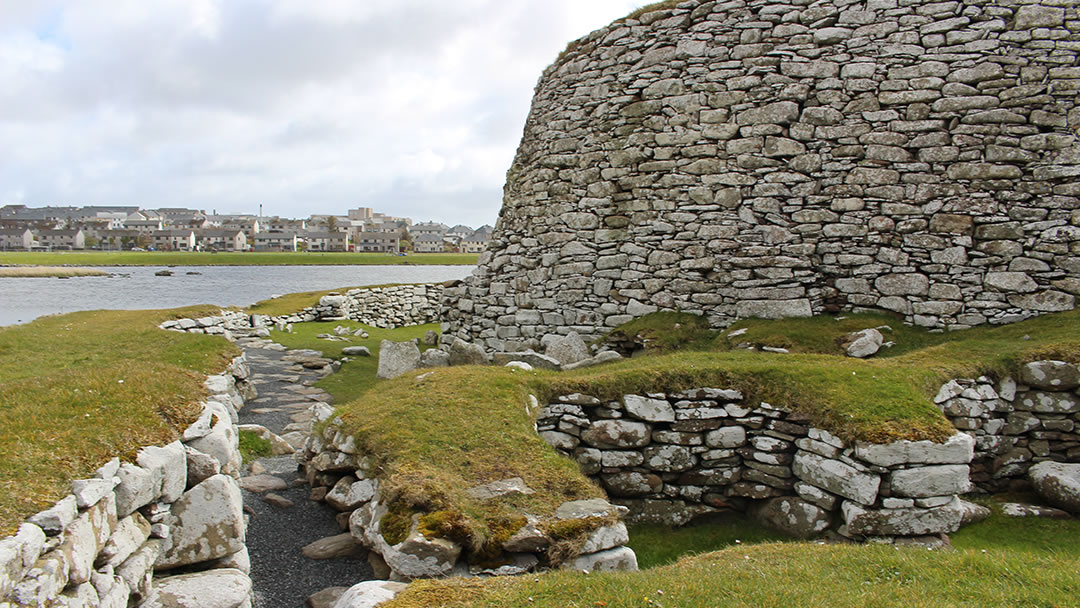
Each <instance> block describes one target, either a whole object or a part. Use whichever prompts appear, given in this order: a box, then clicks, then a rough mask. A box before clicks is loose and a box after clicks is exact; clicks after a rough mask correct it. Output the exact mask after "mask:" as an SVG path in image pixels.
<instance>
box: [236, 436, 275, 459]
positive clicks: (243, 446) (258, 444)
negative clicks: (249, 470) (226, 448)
mask: <svg viewBox="0 0 1080 608" xmlns="http://www.w3.org/2000/svg"><path fill="white" fill-rule="evenodd" d="M239 444H240V445H239V449H240V455H241V456H242V457H243V458H244V463H245V464H247V463H250V462H253V461H255V460H256V459H259V458H262V457H264V456H269V455H270V454H272V453H273V452H274V448H273V446H272V445H271V444H270V442H269V441H267V440H266V439H263V438H262V437H260V436H259V434H258V433H256V432H255V431H240V433H239Z"/></svg>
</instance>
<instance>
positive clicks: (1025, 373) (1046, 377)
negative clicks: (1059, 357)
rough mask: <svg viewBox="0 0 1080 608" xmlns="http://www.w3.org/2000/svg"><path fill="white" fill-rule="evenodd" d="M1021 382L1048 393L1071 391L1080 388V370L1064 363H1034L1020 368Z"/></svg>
mask: <svg viewBox="0 0 1080 608" xmlns="http://www.w3.org/2000/svg"><path fill="white" fill-rule="evenodd" d="M1020 382H1021V383H1023V384H1027V385H1028V386H1031V387H1032V388H1036V389H1040V390H1048V391H1071V390H1073V389H1075V388H1076V387H1078V386H1080V369H1078V368H1077V366H1075V365H1073V364H1072V363H1066V362H1064V361H1033V362H1031V363H1028V364H1026V365H1024V366H1023V367H1021V368H1020Z"/></svg>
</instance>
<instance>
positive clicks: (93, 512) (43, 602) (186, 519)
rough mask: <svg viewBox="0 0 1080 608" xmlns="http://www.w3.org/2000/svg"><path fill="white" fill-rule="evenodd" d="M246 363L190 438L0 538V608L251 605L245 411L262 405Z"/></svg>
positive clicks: (143, 453) (107, 475)
mask: <svg viewBox="0 0 1080 608" xmlns="http://www.w3.org/2000/svg"><path fill="white" fill-rule="evenodd" d="M248 376H249V373H248V369H247V363H246V361H245V360H244V358H243V357H239V358H237V359H236V360H234V361H233V363H232V364H231V365H230V366H229V370H228V371H227V372H226V373H225V374H221V375H217V376H211V377H210V378H208V379H207V381H206V387H207V390H208V392H209V393H210V394H211V396H210V398H209V399H208V400H207V401H206V402H205V403H204V404H203V411H202V414H201V416H200V417H199V419H198V420H197V421H196V422H195V423H194V424H192V425H191V426H190V427H189V428H188V429H186V430H185V431H184V434H183V438H182V439H181V440H178V441H175V442H173V443H170V444H169V445H166V446H161V447H156V446H152V447H146V448H143V449H142V450H140V451H139V453H138V456H137V458H136V461H135V462H134V463H121V462H120V461H119V460H118V459H113V460H112V461H110V462H109V463H107V464H106V465H104V466H102V467H101V468H100V469H98V470H97V472H96V474H95V476H94V477H93V478H91V479H82V480H77V481H74V482H73V483H72V492H71V494H69V495H68V496H66V497H64V498H63V499H61V500H60V501H58V502H57V503H56V504H55V505H53V506H52V507H51V508H49V509H47V510H45V511H42V512H41V513H38V514H36V515H34V516H32V517H30V518H29V519H28V520H27V522H26V523H23V524H22V525H21V526H20V527H19V530H18V532H17V533H16V535H15V536H12V537H8V538H4V539H2V540H0V608H24V607H35V608H37V607H42V606H56V607H60V606H70V607H73V608H74V607H79V608H84V607H86V608H89V607H93V608H126V607H128V606H142V607H145V608H157V607H162V608H164V607H165V606H179V605H183V606H206V605H213V606H223V607H224V606H227V607H229V608H245V607H246V608H250V606H251V581H250V579H249V578H248V572H249V570H250V563H249V560H248V555H247V547H246V545H245V532H246V528H247V520H246V516H245V515H244V512H243V499H242V497H241V492H240V487H239V485H238V484H237V481H236V478H237V476H238V474H239V471H240V465H241V458H240V453H239V451H238V449H237V438H238V434H237V429H236V419H237V413H236V412H237V409H238V408H240V407H242V406H243V404H244V399H245V398H250V397H252V395H251V394H250V393H251V385H250V384H249V383H248Z"/></svg>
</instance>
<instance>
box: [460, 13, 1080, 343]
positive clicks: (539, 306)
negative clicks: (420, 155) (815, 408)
mask: <svg viewBox="0 0 1080 608" xmlns="http://www.w3.org/2000/svg"><path fill="white" fill-rule="evenodd" d="M1078 95H1080V11H1078V9H1077V6H1076V4H1075V3H1074V2H1072V1H1071V0H1041V1H1040V2H1033V1H1031V0H1000V1H994V2H990V1H986V0H962V1H953V2H948V1H947V2H937V1H929V0H856V1H844V0H821V1H818V2H811V1H810V0H767V1H766V0H732V1H728V2H723V1H718V2H706V1H702V0H688V1H686V2H679V3H677V4H676V3H674V2H670V3H664V4H662V5H658V6H656V7H653V10H651V11H649V12H645V13H643V14H639V15H636V16H632V18H627V19H624V20H621V21H617V22H615V23H613V24H612V25H610V26H608V27H606V28H604V29H601V30H597V31H596V32H593V33H592V34H590V35H588V36H586V37H584V38H582V39H580V40H578V41H575V42H573V43H571V45H570V46H569V47H568V48H567V50H566V52H565V53H564V54H563V55H562V56H561V57H559V59H558V60H557V61H556V62H555V63H554V64H553V65H552V66H551V67H550V68H548V69H547V70H546V71H545V72H544V74H543V76H542V77H541V79H540V82H539V84H538V85H537V88H536V96H535V98H534V100H533V106H532V111H531V113H530V115H529V118H528V122H527V124H526V126H525V133H524V137H523V139H522V142H521V146H520V148H519V149H518V153H517V157H516V159H515V160H514V164H513V166H512V167H511V168H510V171H509V173H508V175H507V182H506V188H505V200H504V205H503V209H502V212H501V215H500V218H499V221H498V225H497V227H496V229H495V233H494V235H493V238H492V241H491V246H490V249H489V252H488V253H485V254H484V255H483V256H482V257H481V260H480V265H479V267H478V269H477V270H476V272H475V273H474V275H473V276H472V277H470V278H469V279H468V280H466V281H465V282H463V283H462V284H460V285H458V286H457V287H454V288H450V289H448V290H447V293H446V296H445V298H444V310H443V317H444V321H445V322H446V323H445V328H446V333H449V334H451V335H454V336H457V337H460V338H462V339H465V340H468V341H478V342H481V343H483V344H484V346H485V347H486V348H488V349H489V350H496V351H498V350H512V349H514V348H524V347H534V348H535V347H536V346H537V341H538V340H539V339H540V338H542V337H543V336H544V335H547V334H552V333H561V334H565V333H568V332H570V331H577V332H578V333H580V334H582V335H584V336H595V335H596V334H598V333H600V332H602V331H604V330H605V329H606V328H610V327H613V326H617V325H619V324H621V323H624V322H626V321H628V320H630V319H632V318H633V317H635V316H638V315H641V314H645V313H648V312H651V311H653V310H657V309H680V310H683V311H687V312H695V313H701V314H704V315H706V316H708V317H709V319H710V320H711V322H712V323H713V325H714V326H717V327H719V326H725V325H727V324H729V323H731V322H732V321H734V320H735V319H736V318H740V317H750V316H757V317H779V316H800V315H803V316H805V315H811V314H817V313H822V312H827V311H841V310H861V309H880V310H888V311H894V312H896V313H899V314H901V315H903V317H904V319H905V320H907V321H909V322H914V323H916V324H918V325H921V326H926V327H932V328H963V327H970V326H974V325H979V324H984V323H988V322H989V323H1004V322H1010V321H1015V320H1019V319H1022V318H1025V317H1028V316H1031V315H1034V314H1038V313H1041V312H1051V311H1060V310H1067V309H1071V308H1073V307H1074V305H1075V295H1076V294H1077V293H1080V256H1078V252H1080V139H1078V137H1077V130H1078V129H1080V106H1078V105H1077V96H1078Z"/></svg>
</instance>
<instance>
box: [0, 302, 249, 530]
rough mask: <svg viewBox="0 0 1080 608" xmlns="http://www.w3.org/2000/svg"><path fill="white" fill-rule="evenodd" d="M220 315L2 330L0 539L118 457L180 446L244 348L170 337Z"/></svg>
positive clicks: (99, 318) (113, 316) (196, 311)
mask: <svg viewBox="0 0 1080 608" xmlns="http://www.w3.org/2000/svg"><path fill="white" fill-rule="evenodd" d="M215 310H217V309H216V308H190V309H179V310H173V311H94V312H80V313H73V314H69V315H63V316H55V317H45V318H42V319H38V320H37V321H34V322H33V323H29V324H27V325H17V326H12V327H0V536H4V535H7V534H10V533H12V532H13V531H14V530H15V528H16V527H17V526H18V523H19V522H20V521H22V520H23V519H24V518H25V517H27V516H29V515H32V514H33V513H35V512H37V511H39V510H41V509H44V508H47V507H49V506H50V505H51V504H52V503H53V502H54V501H56V500H57V499H59V498H61V497H62V496H63V495H64V494H66V493H67V492H68V490H69V487H68V486H69V482H70V481H71V480H72V479H78V478H82V477H87V476H89V475H91V474H92V473H93V471H94V470H95V469H96V468H97V467H99V466H101V465H102V464H104V463H105V462H107V461H108V460H109V459H111V458H112V457H114V456H120V457H121V458H131V457H133V456H134V453H135V452H136V451H137V450H138V448H139V447H142V446H144V445H152V444H161V443H163V442H169V441H172V440H174V439H175V438H176V437H177V436H178V433H177V432H178V431H179V430H182V429H183V428H184V427H185V426H186V425H187V424H189V423H190V422H191V421H192V420H193V419H194V416H196V415H197V414H198V413H199V412H198V402H199V400H200V399H201V398H202V397H203V396H204V394H205V389H204V388H203V385H202V383H203V379H204V376H205V375H206V374H207V373H217V372H220V371H221V370H222V369H224V367H225V365H227V363H228V362H229V360H230V359H231V358H232V357H234V356H236V355H237V354H239V350H238V349H237V348H236V347H234V346H232V345H230V344H229V343H227V342H225V341H224V340H222V339H221V338H214V337H210V336H205V335H196V334H180V333H175V332H167V331H163V330H160V329H158V328H157V325H158V324H159V323H160V322H162V321H164V320H166V319H170V318H177V317H182V316H189V317H190V316H200V315H206V314H212V312H213V311H215Z"/></svg>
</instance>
